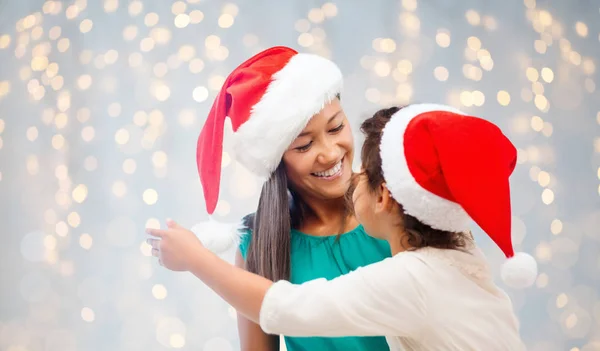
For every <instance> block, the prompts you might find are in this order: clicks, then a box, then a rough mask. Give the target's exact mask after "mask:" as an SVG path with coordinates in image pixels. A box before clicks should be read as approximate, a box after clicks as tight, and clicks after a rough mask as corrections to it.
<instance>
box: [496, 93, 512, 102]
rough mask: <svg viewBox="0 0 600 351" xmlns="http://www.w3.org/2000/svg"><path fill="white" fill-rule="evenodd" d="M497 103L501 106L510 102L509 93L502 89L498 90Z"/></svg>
mask: <svg viewBox="0 0 600 351" xmlns="http://www.w3.org/2000/svg"><path fill="white" fill-rule="evenodd" d="M496 98H497V100H498V103H499V104H500V105H502V106H508V104H510V94H509V93H508V92H506V91H504V90H500V91H499V92H498V94H497V96H496Z"/></svg>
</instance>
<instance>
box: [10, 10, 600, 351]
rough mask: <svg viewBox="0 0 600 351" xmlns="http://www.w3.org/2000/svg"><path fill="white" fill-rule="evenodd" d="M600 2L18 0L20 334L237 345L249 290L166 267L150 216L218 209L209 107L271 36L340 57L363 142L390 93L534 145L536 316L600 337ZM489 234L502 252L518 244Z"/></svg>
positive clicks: (527, 195) (516, 190) (250, 204)
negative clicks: (208, 145)
mask: <svg viewBox="0 0 600 351" xmlns="http://www.w3.org/2000/svg"><path fill="white" fill-rule="evenodd" d="M599 7H600V3H598V2H594V1H558V0H554V1H541V2H537V3H536V1H535V0H525V1H524V2H523V1H522V0H507V1H474V0H469V1H450V0H426V1H417V0H401V1H400V0H393V1H392V0H371V1H368V2H366V1H364V2H358V1H336V2H322V1H251V2H250V1H241V2H235V1H233V0H232V1H214V0H202V1H198V0H188V1H149V0H145V1H141V0H133V1H127V0H94V1H91V0H89V1H85V0H83V1H82V0H77V1H33V0H19V1H1V2H0V198H1V200H2V201H0V223H1V225H2V226H1V233H2V234H1V238H2V242H1V244H0V269H1V273H0V287H1V289H0V350H8V351H37V350H40V351H41V350H47V351H72V350H90V351H92V350H127V351H134V350H163V349H167V348H180V349H186V350H205V351H227V350H235V349H238V347H239V341H238V337H237V331H236V326H235V313H234V311H233V310H232V309H231V308H230V307H229V306H228V305H227V304H226V303H225V302H223V301H221V300H220V299H219V298H218V297H217V296H216V295H215V294H213V293H212V292H211V291H210V290H208V289H207V288H206V287H205V286H203V285H202V284H201V283H200V282H199V281H198V280H196V279H195V278H194V277H193V276H191V275H190V274H187V273H173V272H169V271H166V270H165V269H163V268H161V267H159V266H158V265H157V263H156V261H155V260H154V259H153V258H151V257H150V249H149V247H148V246H147V245H146V244H145V243H144V240H145V238H146V237H145V235H144V227H145V226H152V227H158V226H161V225H163V226H164V220H165V219H166V218H168V217H172V218H174V219H176V220H178V221H179V222H180V223H182V224H183V225H185V226H188V227H190V226H191V225H193V224H194V223H195V222H197V221H199V220H203V219H205V218H206V214H205V208H204V203H203V200H202V192H201V187H200V183H199V179H198V176H197V172H196V164H195V146H196V138H197V136H198V133H199V130H200V127H201V125H202V123H203V121H204V119H205V116H206V115H207V112H208V110H209V108H210V105H211V104H212V100H213V98H214V97H215V95H216V92H217V91H218V89H219V88H220V86H221V84H222V83H223V81H224V78H225V76H226V75H227V74H228V73H229V72H230V71H231V70H232V69H233V68H234V67H235V66H237V65H238V64H239V63H241V62H242V61H243V60H245V59H246V58H248V57H249V56H251V55H253V54H255V53H257V52H258V51H259V50H262V49H265V48H267V47H269V46H273V45H289V46H292V47H294V48H297V49H298V50H300V51H304V52H313V53H317V54H320V55H324V56H326V57H330V58H331V59H333V60H334V61H335V62H337V63H338V64H339V65H340V67H341V69H342V71H343V73H344V75H345V77H346V84H345V92H344V94H343V97H342V99H343V104H344V107H345V109H346V112H347V114H348V116H349V117H350V119H351V121H352V123H353V124H354V128H355V134H356V137H357V145H358V146H359V145H360V142H361V137H360V135H359V133H358V128H357V126H358V124H359V123H360V120H361V119H363V118H365V117H367V116H368V115H369V114H371V113H372V112H374V111H375V110H376V109H377V108H379V107H380V106H388V105H391V104H405V103H409V102H419V101H424V102H442V103H448V104H452V105H454V106H457V107H460V108H461V109H463V110H465V111H467V112H469V113H472V114H474V115H478V116H482V117H484V118H487V119H489V120H491V121H493V122H495V123H497V124H498V125H499V126H500V127H501V128H502V129H503V130H504V131H505V132H506V133H507V134H508V135H509V136H510V138H511V139H512V140H513V141H514V143H515V144H516V145H517V147H518V150H519V159H518V167H517V170H516V171H515V173H514V175H513V177H512V186H513V195H514V200H513V208H514V225H513V227H514V240H515V244H516V247H517V249H518V250H526V251H528V252H531V253H533V254H534V255H535V256H536V257H537V259H538V260H539V264H540V275H539V278H538V279H537V282H536V284H535V285H534V286H533V287H531V288H529V289H527V290H522V291H515V290H511V289H508V292H509V294H510V295H511V297H512V298H513V301H514V305H515V309H516V311H517V313H518V315H519V317H520V320H521V324H522V335H523V338H524V340H525V342H526V343H527V345H528V349H529V350H537V351H554V350H557V351H558V350H560V351H562V350H570V351H578V350H580V351H584V350H585V351H591V350H600V296H599V295H600V248H599V247H600V245H599V240H600V235H599V232H600V201H599V200H600V198H599V195H600V186H599V185H600V181H599V178H600V138H599V133H598V132H599V130H600V128H599V124H600V112H599V111H600V99H599V93H598V90H597V87H596V84H597V83H598V67H597V66H598V64H599V62H598V59H599V58H600V43H599V40H600V37H599V31H600V11H599ZM230 150H231V145H230V144H229V142H228V143H227V144H226V147H225V153H226V154H225V156H224V161H225V162H224V174H223V184H224V186H223V191H222V198H221V201H220V203H219V205H218V209H217V214H216V216H217V217H219V218H222V219H226V220H235V219H238V218H240V217H241V216H242V215H245V214H247V213H249V212H251V211H253V210H254V209H255V206H256V204H257V200H258V192H259V191H260V187H259V184H258V182H257V180H256V179H255V178H253V177H252V176H251V175H250V174H249V173H248V172H247V171H246V170H245V169H243V168H242V167H241V166H239V165H238V164H237V163H236V162H235V156H234V155H231V154H229V151H230ZM481 171H482V174H484V171H485V170H481ZM475 234H476V236H477V240H478V242H479V243H480V245H481V246H482V247H483V249H484V250H485V252H486V253H487V255H488V256H489V258H490V260H491V262H492V266H493V267H494V269H495V271H496V274H497V273H498V270H499V266H500V264H501V262H502V260H503V257H502V255H501V253H500V251H499V250H498V249H497V248H496V247H495V246H494V245H493V244H492V243H491V241H490V240H489V239H487V237H486V236H485V235H484V234H483V233H482V232H481V231H475ZM228 258H229V259H230V258H231V257H230V256H229V257H228ZM457 318H460V317H459V316H457Z"/></svg>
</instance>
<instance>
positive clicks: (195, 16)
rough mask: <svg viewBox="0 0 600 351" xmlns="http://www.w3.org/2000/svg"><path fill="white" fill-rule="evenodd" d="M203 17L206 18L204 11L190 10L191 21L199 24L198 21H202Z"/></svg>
mask: <svg viewBox="0 0 600 351" xmlns="http://www.w3.org/2000/svg"><path fill="white" fill-rule="evenodd" d="M203 19H204V13H202V11H200V10H194V11H192V12H190V23H192V24H198V23H200V22H202V20H203Z"/></svg>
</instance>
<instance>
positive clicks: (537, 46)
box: [533, 40, 548, 54]
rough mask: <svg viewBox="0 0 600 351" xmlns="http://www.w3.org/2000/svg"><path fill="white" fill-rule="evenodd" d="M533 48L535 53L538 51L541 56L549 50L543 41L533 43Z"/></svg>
mask: <svg viewBox="0 0 600 351" xmlns="http://www.w3.org/2000/svg"><path fill="white" fill-rule="evenodd" d="M533 48H534V49H535V51H537V52H538V53H539V54H545V53H546V51H547V50H548V45H547V44H546V43H545V42H544V41H543V40H536V41H535V42H534V43H533Z"/></svg>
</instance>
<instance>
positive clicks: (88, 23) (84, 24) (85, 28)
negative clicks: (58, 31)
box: [79, 19, 94, 33]
mask: <svg viewBox="0 0 600 351" xmlns="http://www.w3.org/2000/svg"><path fill="white" fill-rule="evenodd" d="M93 25H94V23H93V22H92V20H90V19H84V20H83V21H81V23H80V24H79V30H80V31H81V33H88V32H89V31H91V30H92V27H93Z"/></svg>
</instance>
